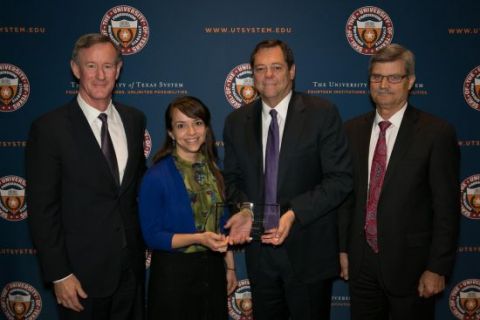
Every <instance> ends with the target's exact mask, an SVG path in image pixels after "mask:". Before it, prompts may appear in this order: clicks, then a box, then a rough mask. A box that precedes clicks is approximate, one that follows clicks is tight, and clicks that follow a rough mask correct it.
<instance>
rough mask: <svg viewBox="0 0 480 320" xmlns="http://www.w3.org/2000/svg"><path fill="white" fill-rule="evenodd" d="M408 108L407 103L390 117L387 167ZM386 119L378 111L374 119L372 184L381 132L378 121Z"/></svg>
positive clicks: (369, 154) (371, 157)
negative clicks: (376, 147) (376, 148)
mask: <svg viewBox="0 0 480 320" xmlns="http://www.w3.org/2000/svg"><path fill="white" fill-rule="evenodd" d="M406 109H407V103H405V105H404V106H403V107H402V108H401V109H400V110H398V111H397V112H396V113H395V114H394V115H393V116H391V117H390V119H388V121H389V122H390V123H391V125H390V127H388V128H387V131H386V132H385V141H386V143H387V162H386V164H387V168H388V161H389V160H390V155H391V154H392V150H393V146H394V145H395V141H396V140H397V135H398V129H400V124H401V123H402V119H403V115H404V114H405V110H406ZM381 121H387V120H384V119H383V118H382V117H381V116H380V115H379V114H378V111H377V112H376V114H375V120H374V121H373V126H372V134H371V136H370V149H369V152H368V184H369V185H370V169H371V167H372V160H373V154H374V153H375V146H376V145H377V140H378V136H379V134H380V127H379V126H378V123H379V122H381Z"/></svg>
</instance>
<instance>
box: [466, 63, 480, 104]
mask: <svg viewBox="0 0 480 320" xmlns="http://www.w3.org/2000/svg"><path fill="white" fill-rule="evenodd" d="M463 96H464V98H465V101H467V103H468V105H469V106H470V107H472V108H473V109H475V110H478V111H480V66H478V67H476V68H475V69H473V70H472V71H470V73H469V74H468V75H467V77H466V78H465V82H464V83H463Z"/></svg>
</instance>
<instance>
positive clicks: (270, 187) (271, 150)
mask: <svg viewBox="0 0 480 320" xmlns="http://www.w3.org/2000/svg"><path fill="white" fill-rule="evenodd" d="M277 113H278V112H277V110H275V109H272V110H270V116H271V117H272V121H271V122H270V127H269V128H268V138H267V146H266V150H265V176H264V182H265V205H266V206H265V210H264V223H263V227H264V228H265V230H268V229H272V228H275V227H277V224H278V212H277V211H278V208H277V207H276V206H273V205H274V204H276V203H277V177H278V154H279V136H280V133H279V130H278V122H277ZM269 205H270V206H269Z"/></svg>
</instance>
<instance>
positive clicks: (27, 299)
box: [0, 281, 42, 320]
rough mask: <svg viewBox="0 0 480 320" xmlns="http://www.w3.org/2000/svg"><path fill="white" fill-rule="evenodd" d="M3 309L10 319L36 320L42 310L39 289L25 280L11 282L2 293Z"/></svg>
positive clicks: (0, 296) (0, 297) (0, 300)
mask: <svg viewBox="0 0 480 320" xmlns="http://www.w3.org/2000/svg"><path fill="white" fill-rule="evenodd" d="M0 303H1V307H2V311H3V313H4V314H5V316H6V317H7V319H8V320H19V319H25V320H35V319H37V318H38V316H39V315H40V312H41V311H42V298H41V297H40V294H39V293H38V291H37V290H36V289H35V288H34V287H32V286H31V285H29V284H28V283H25V282H18V281H17V282H10V283H8V284H7V285H5V287H4V288H3V290H2V294H1V295H0Z"/></svg>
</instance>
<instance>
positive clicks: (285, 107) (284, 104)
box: [262, 90, 292, 119]
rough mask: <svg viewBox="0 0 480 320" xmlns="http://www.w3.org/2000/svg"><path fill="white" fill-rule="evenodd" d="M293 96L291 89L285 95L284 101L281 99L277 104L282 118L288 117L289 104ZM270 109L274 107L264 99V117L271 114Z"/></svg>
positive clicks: (276, 108)
mask: <svg viewBox="0 0 480 320" xmlns="http://www.w3.org/2000/svg"><path fill="white" fill-rule="evenodd" d="M291 98H292V91H291V90H290V92H289V93H288V94H287V95H286V96H285V98H283V99H282V101H280V103H279V104H277V105H276V106H275V110H277V112H278V115H279V116H280V118H281V119H286V118H287V111H288V104H289V103H290V99H291ZM270 110H272V108H271V107H269V106H268V105H267V104H266V103H265V102H263V101H262V114H263V116H264V117H269V116H270Z"/></svg>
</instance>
